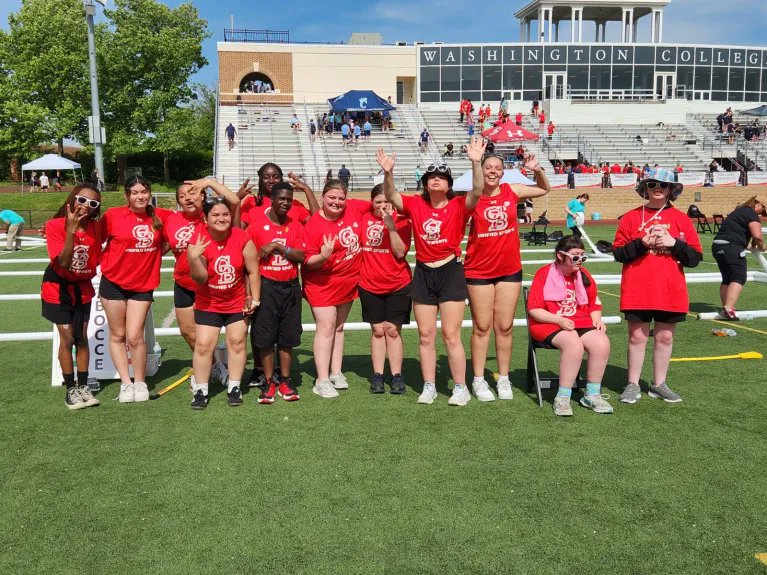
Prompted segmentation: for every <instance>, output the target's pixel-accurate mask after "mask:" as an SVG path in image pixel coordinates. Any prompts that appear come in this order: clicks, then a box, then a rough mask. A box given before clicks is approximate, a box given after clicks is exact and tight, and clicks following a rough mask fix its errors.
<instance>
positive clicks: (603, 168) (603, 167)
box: [602, 166, 610, 174]
mask: <svg viewBox="0 0 767 575" xmlns="http://www.w3.org/2000/svg"><path fill="white" fill-rule="evenodd" d="M609 172H610V168H608V167H607V166H602V173H603V174H607V173H609Z"/></svg>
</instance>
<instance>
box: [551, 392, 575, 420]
mask: <svg viewBox="0 0 767 575" xmlns="http://www.w3.org/2000/svg"><path fill="white" fill-rule="evenodd" d="M572 414H573V408H572V407H571V406H570V398H569V397H565V396H564V395H558V396H556V397H555V398H554V415H558V416H560V417H569V416H571V415H572Z"/></svg>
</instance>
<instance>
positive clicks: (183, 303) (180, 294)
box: [173, 282, 197, 308]
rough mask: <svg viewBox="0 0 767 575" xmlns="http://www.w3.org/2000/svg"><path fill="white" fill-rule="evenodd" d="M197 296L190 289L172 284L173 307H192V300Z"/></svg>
mask: <svg viewBox="0 0 767 575" xmlns="http://www.w3.org/2000/svg"><path fill="white" fill-rule="evenodd" d="M196 295H197V293H196V292H193V291H192V290H190V289H186V288H185V287H184V286H182V285H178V284H177V283H175V282H174V284H173V305H174V307H177V308H185V307H193V306H194V298H195V296H196Z"/></svg>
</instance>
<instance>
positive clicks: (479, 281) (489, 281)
mask: <svg viewBox="0 0 767 575" xmlns="http://www.w3.org/2000/svg"><path fill="white" fill-rule="evenodd" d="M500 282H509V283H522V270H519V271H518V272H517V273H514V274H511V275H508V276H499V277H497V278H486V279H483V278H466V283H467V284H468V285H470V286H489V285H495V284H497V283H500Z"/></svg>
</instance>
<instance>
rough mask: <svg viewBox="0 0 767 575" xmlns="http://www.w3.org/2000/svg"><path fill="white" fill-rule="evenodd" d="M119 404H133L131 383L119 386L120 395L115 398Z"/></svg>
mask: <svg viewBox="0 0 767 575" xmlns="http://www.w3.org/2000/svg"><path fill="white" fill-rule="evenodd" d="M117 400H118V401H119V402H120V403H133V402H134V401H136V400H135V398H134V393H133V384H132V383H123V384H121V385H120V395H118V396H117Z"/></svg>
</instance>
